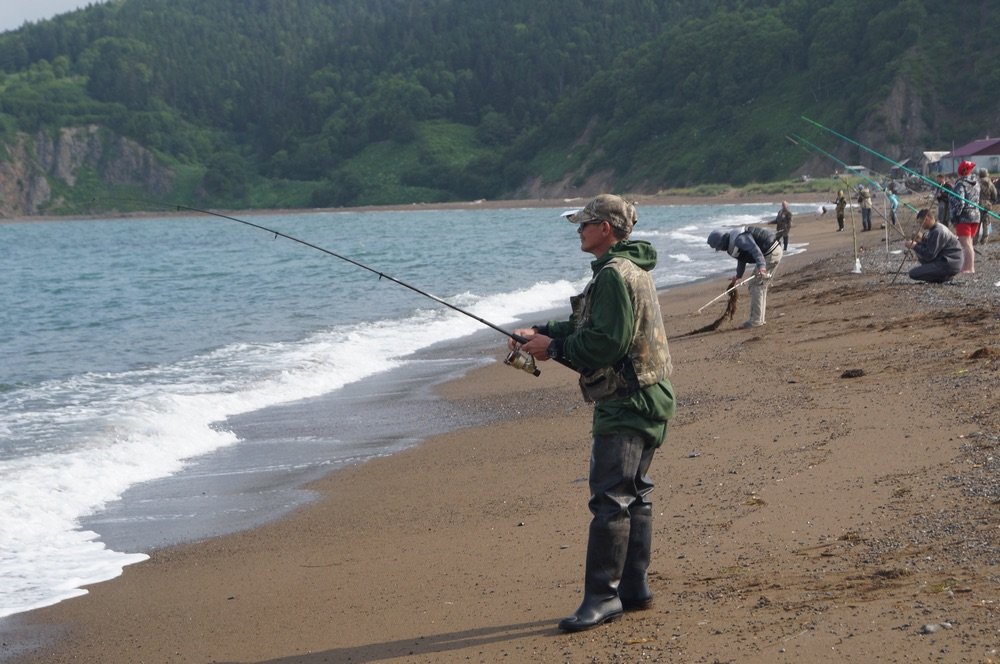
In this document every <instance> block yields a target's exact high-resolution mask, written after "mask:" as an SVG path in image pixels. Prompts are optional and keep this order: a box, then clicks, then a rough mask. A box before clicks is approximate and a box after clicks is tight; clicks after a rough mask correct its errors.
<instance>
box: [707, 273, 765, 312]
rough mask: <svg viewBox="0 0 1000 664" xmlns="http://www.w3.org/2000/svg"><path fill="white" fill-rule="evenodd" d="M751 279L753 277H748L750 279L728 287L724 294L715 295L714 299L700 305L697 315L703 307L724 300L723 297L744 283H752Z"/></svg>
mask: <svg viewBox="0 0 1000 664" xmlns="http://www.w3.org/2000/svg"><path fill="white" fill-rule="evenodd" d="M753 279H754V277H752V276H750V277H747V278H746V279H744V280H743V281H741V282H740V283H738V284H733V285H732V286H730V287H729V289H728V290H726V291H725V292H724V293H721V294H719V295H716V296H715V297H713V298H712V299H711V300H709V301H708V302H706V303H705V304H703V305H701V308H699V309H698V312H697V313H699V314H700V313H701V310H702V309H704V308H705V307H707V306H708V305H710V304H712V303H713V302H716V301H718V300H721V299H722V298H724V297H725V296H727V295H729V294H730V293H731V292H733V291H734V290H736V289H737V288H739V287H740V286H742V285H743V284H745V283H748V282H750V281H752V280H753Z"/></svg>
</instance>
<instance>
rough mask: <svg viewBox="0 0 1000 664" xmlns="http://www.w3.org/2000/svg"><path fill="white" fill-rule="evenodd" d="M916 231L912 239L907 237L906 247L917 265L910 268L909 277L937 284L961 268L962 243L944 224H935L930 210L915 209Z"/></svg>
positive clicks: (950, 277) (935, 220)
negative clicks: (918, 225)
mask: <svg viewBox="0 0 1000 664" xmlns="http://www.w3.org/2000/svg"><path fill="white" fill-rule="evenodd" d="M917 221H918V222H920V228H921V231H920V233H918V234H917V238H916V239H915V240H907V241H906V248H907V249H911V250H913V253H914V254H915V255H916V257H917V260H918V261H920V265H918V266H917V267H915V268H913V269H912V270H910V279H914V280H916V281H926V282H928V283H932V284H940V283H944V282H945V281H951V279H952V278H953V277H954V276H955V275H956V274H958V273H959V272H960V271H961V269H962V247H961V246H960V245H959V244H958V237H957V236H956V235H955V234H954V233H952V232H951V229H950V228H948V227H947V226H945V225H944V224H939V223H938V222H937V219H936V218H935V216H934V210H931V209H923V210H921V211H920V212H918V213H917Z"/></svg>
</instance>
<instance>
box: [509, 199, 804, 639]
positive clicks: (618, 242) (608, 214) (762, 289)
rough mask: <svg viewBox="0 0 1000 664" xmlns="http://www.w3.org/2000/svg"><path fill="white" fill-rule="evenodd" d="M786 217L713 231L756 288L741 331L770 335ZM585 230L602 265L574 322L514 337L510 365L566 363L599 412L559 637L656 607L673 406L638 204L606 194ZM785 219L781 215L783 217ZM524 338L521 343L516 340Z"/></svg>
mask: <svg viewBox="0 0 1000 664" xmlns="http://www.w3.org/2000/svg"><path fill="white" fill-rule="evenodd" d="M782 210H783V211H784V212H785V213H786V214H787V216H785V217H782V218H781V219H780V222H779V233H783V235H779V234H778V233H774V232H771V231H770V230H768V229H765V228H760V227H749V228H737V229H733V230H730V231H721V230H714V231H712V232H711V233H710V234H709V236H708V244H709V246H711V247H712V248H713V249H715V250H716V251H725V252H727V253H728V254H729V255H730V256H732V257H733V258H735V259H736V260H737V265H738V267H737V273H736V276H735V277H734V278H733V280H732V281H731V282H730V288H735V287H736V281H737V279H739V278H740V277H742V276H743V274H744V271H745V269H746V266H747V265H749V264H750V263H753V264H754V271H753V275H752V277H751V278H750V279H749V281H752V282H753V283H752V285H751V286H750V293H751V303H750V318H749V320H747V322H746V323H744V325H743V327H746V328H749V327H757V326H760V325H763V324H764V323H765V307H766V300H767V290H768V286H769V285H770V281H771V277H772V275H773V273H774V270H775V268H776V267H777V266H778V263H779V262H780V261H781V257H782V255H783V251H784V248H783V246H782V242H781V240H782V239H784V241H785V243H786V244H785V246H787V236H788V230H789V229H790V228H791V212H790V211H789V208H788V204H787V203H785V204H783V205H782ZM564 216H565V217H566V219H567V220H568V221H569V222H570V223H572V224H576V226H577V229H576V232H577V235H578V237H579V241H580V249H581V250H582V251H584V252H587V253H590V254H592V255H593V256H594V260H593V261H591V270H592V274H593V276H592V278H591V280H590V282H589V283H588V284H587V286H586V287H585V288H584V290H583V292H582V293H581V294H580V295H577V296H575V297H573V298H570V304H571V308H572V309H571V313H570V316H569V318H568V319H567V320H558V321H557V320H550V321H547V322H545V323H541V324H538V325H533V326H532V327H530V328H524V329H517V330H514V333H513V336H512V337H511V340H510V341H509V342H508V345H509V349H510V351H511V352H512V353H526V354H527V355H530V357H531V358H532V359H533V360H536V361H546V360H557V361H559V362H560V363H562V364H564V365H566V366H568V367H571V368H573V369H574V370H575V371H577V372H578V373H579V374H580V375H579V385H580V390H581V393H582V395H583V398H584V400H585V401H587V402H591V403H593V404H594V411H593V419H592V423H591V455H590V471H589V487H590V499H589V502H588V506H589V508H590V512H591V515H592V518H591V521H590V527H589V531H588V538H587V554H586V563H585V568H584V584H583V601H582V602H581V603H580V606H579V607H578V608H577V610H576V611H575V612H573V614H572V615H570V616H567V617H566V618H564V619H562V620H561V621H559V629H561V630H563V631H566V632H577V631H581V630H587V629H591V628H593V627H596V626H598V625H601V624H603V623H605V622H608V621H610V620H614V619H615V618H618V617H619V616H621V615H622V614H623V613H624V612H626V611H638V610H643V609H647V608H649V607H650V606H652V602H653V593H652V591H651V590H650V588H649V583H648V575H647V569H648V567H649V563H650V552H651V548H652V536H653V530H652V528H653V506H652V501H651V497H650V494H651V492H652V490H653V483H652V481H651V480H650V478H649V475H648V472H649V468H650V465H651V464H652V461H653V456H654V454H655V452H656V450H657V449H658V448H659V447H660V446H661V445H662V444H663V441H664V440H665V438H666V436H667V426H668V423H669V421H670V419H671V418H672V417H673V415H674V411H675V408H676V400H675V398H674V390H673V386H672V385H671V383H670V378H669V377H670V373H671V370H672V365H671V360H670V351H669V348H668V345H667V335H666V330H665V329H664V327H663V316H662V314H661V311H660V305H659V300H658V298H657V293H656V285H655V284H654V282H653V279H652V276H651V271H652V270H653V268H654V267H655V266H656V259H657V255H656V249H655V248H654V247H653V246H652V245H651V244H650V243H648V242H645V241H643V240H632V239H630V235H631V233H632V229H633V228H634V226H635V224H636V223H637V222H638V214H637V213H636V210H635V205H634V203H631V202H629V201H626V200H625V199H623V198H621V197H620V196H615V195H612V194H601V195H600V196H597V197H596V198H594V199H593V200H591V201H590V202H588V203H587V205H586V206H585V207H583V208H582V209H580V210H574V211H570V212H567V213H564ZM779 217H781V215H779ZM515 338H516V340H515Z"/></svg>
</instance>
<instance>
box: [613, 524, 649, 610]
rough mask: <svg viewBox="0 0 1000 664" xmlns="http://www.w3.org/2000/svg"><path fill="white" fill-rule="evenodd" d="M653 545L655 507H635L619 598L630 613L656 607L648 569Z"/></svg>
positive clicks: (619, 587)
mask: <svg viewBox="0 0 1000 664" xmlns="http://www.w3.org/2000/svg"><path fill="white" fill-rule="evenodd" d="M652 545H653V509H652V506H651V505H643V506H641V507H636V508H634V511H633V513H632V519H631V521H630V525H629V531H628V554H627V555H626V556H625V568H624V569H623V570H622V581H621V583H620V584H619V586H618V597H619V598H620V599H621V601H622V608H624V609H625V610H626V611H642V610H644V609H648V608H649V607H651V606H652V605H653V591H651V590H650V589H649V582H648V576H647V574H646V570H647V569H649V553H650V549H651V548H652Z"/></svg>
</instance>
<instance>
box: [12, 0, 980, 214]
mask: <svg viewBox="0 0 1000 664" xmlns="http://www.w3.org/2000/svg"><path fill="white" fill-rule="evenodd" d="M991 4H993V3H990V2H985V1H982V2H969V3H940V2H937V3H935V2H931V0H903V1H901V2H891V3H890V2H881V1H876V0H786V1H776V0H757V1H753V0H745V1H741V0H730V1H728V2H726V1H722V2H715V1H713V2H708V1H705V0H606V1H602V2H589V1H586V0H546V1H545V2H538V1H537V0H534V1H531V2H529V1H526V0H503V1H501V2H497V1H496V0H421V2H413V1H412V0H239V1H236V0H116V1H113V2H111V3H108V4H100V5H94V6H91V7H88V8H87V9H84V10H81V11H78V12H74V13H71V14H66V15H63V16H60V17H57V18H56V19H54V20H51V21H44V22H40V23H37V24H33V25H29V26H26V27H24V28H22V29H20V30H17V31H13V32H8V33H5V34H2V35H0V132H2V133H0V140H2V141H3V142H4V143H6V144H7V145H8V146H12V145H16V146H18V148H17V149H13V148H10V147H8V158H9V159H21V160H22V161H28V162H30V161H31V159H32V158H33V157H35V158H37V160H38V163H39V164H41V166H38V168H40V169H41V170H42V171H45V164H47V163H50V162H51V163H55V162H54V161H52V160H51V159H50V160H49V161H46V160H45V159H42V158H41V157H39V156H38V155H37V154H35V153H37V152H38V151H39V149H40V148H38V147H37V146H39V145H43V144H44V145H47V143H46V142H45V141H42V140H40V139H39V138H38V137H39V136H42V137H54V138H53V140H55V141H56V143H54V146H53V147H52V148H51V151H52V152H54V153H56V156H58V155H59V154H61V153H60V149H61V148H60V144H59V143H58V137H59V136H60V133H59V132H60V130H63V128H80V127H90V128H92V127H97V128H99V131H100V132H101V133H100V134H94V133H93V132H91V133H90V134H88V136H91V137H93V136H98V135H101V136H105V141H106V140H107V136H113V137H116V138H121V139H128V141H130V142H129V143H127V145H135V146H141V147H142V148H145V149H148V150H149V151H151V154H152V155H155V158H156V160H157V161H158V162H159V163H160V164H162V165H163V166H165V167H166V168H167V169H169V171H170V172H171V173H172V174H173V178H172V179H170V180H169V187H168V189H169V190H168V191H165V192H164V191H162V188H163V186H166V185H162V183H163V182H164V181H165V180H164V179H163V178H160V179H159V180H157V181H158V182H160V183H161V185H162V186H161V187H160V189H161V191H159V192H158V193H159V194H161V195H162V196H166V197H167V198H169V199H170V200H171V201H175V202H181V203H188V204H198V205H214V206H250V207H260V206H309V205H311V206H317V205H323V206H325V205H347V204H373V203H409V202H414V201H442V200H459V199H475V198H503V197H512V196H518V195H525V194H526V193H529V192H532V193H539V192H543V193H548V194H553V193H569V192H576V191H579V192H580V193H583V194H589V193H593V191H591V190H592V189H593V188H595V187H597V188H606V189H617V190H630V191H636V192H652V191H656V190H658V189H662V188H665V187H676V186H690V185H694V184H699V183H713V182H716V183H717V182H727V183H732V184H743V183H747V182H752V181H769V180H774V179H781V178H787V177H789V176H791V175H793V174H795V173H797V172H802V171H803V170H809V169H818V168H823V169H826V170H829V169H830V167H831V165H830V164H826V165H823V166H821V165H820V164H821V162H820V161H819V159H818V158H817V157H816V156H815V155H810V154H808V153H806V152H804V151H803V149H802V148H801V147H797V146H795V145H793V144H792V143H791V142H789V141H788V140H786V135H788V134H789V133H801V134H809V135H810V136H813V135H814V133H810V127H809V126H808V125H806V124H805V123H803V122H802V121H801V120H800V119H799V117H800V115H803V114H804V115H808V116H810V117H813V118H816V119H817V120H819V121H821V122H824V123H825V124H828V125H830V126H834V127H837V128H838V129H839V130H841V131H843V132H844V133H847V134H849V135H853V136H855V137H857V138H858V139H859V140H861V141H864V142H866V143H867V144H870V145H872V146H873V147H875V148H877V149H879V150H880V151H882V152H885V153H886V154H889V155H891V156H894V157H897V158H905V157H908V156H913V155H914V154H915V153H918V152H919V151H921V150H928V149H948V148H950V147H951V146H953V145H960V144H962V143H965V142H967V141H969V140H972V139H974V138H979V137H982V136H985V135H987V134H990V133H991V132H992V133H993V134H995V133H996V130H997V125H998V124H1000V103H998V101H1000V94H998V93H1000V68H998V66H997V65H996V64H995V63H996V62H997V61H998V58H997V55H998V53H997V51H998V46H997V44H998V41H997V39H996V35H997V34H998V30H997V28H998V27H1000V9H995V8H993V7H991ZM991 10H992V11H991ZM74 135H76V134H74ZM25 136H27V137H29V139H25V138H24V137H25ZM817 140H819V139H817ZM822 144H824V145H826V146H827V147H828V148H830V149H831V151H836V152H837V153H838V154H840V155H841V157H842V158H843V159H845V160H846V161H849V162H851V163H855V162H865V161H866V159H865V158H864V155H862V154H858V151H857V150H855V151H854V152H851V151H850V150H848V149H847V147H848V146H844V145H836V144H835V143H831V142H830V141H829V140H825V139H824V141H823V143H822ZM78 147H79V146H78ZM46 149H47V148H46ZM79 149H81V150H84V151H86V150H88V149H89V150H91V152H90V153H88V154H89V155H90V156H89V157H88V156H87V155H86V154H84V155H82V156H79V157H78V158H76V160H75V161H73V160H70V162H71V163H70V166H74V167H75V168H77V169H78V171H79V177H73V178H71V179H72V182H69V180H67V178H63V179H62V180H60V179H59V175H58V173H53V172H52V168H50V169H49V171H48V173H47V175H48V179H49V180H50V181H51V184H50V188H51V189H52V191H53V194H52V195H50V196H49V197H48V199H47V200H45V201H42V202H41V203H40V204H39V205H37V206H36V207H37V211H49V212H80V211H84V210H85V209H92V208H96V209H101V208H107V207H122V204H121V203H120V202H119V203H117V204H114V203H112V202H111V200H112V198H114V196H120V195H122V194H132V195H134V196H135V197H141V196H142V195H143V194H148V193H149V192H148V191H143V189H147V190H148V189H149V186H144V185H137V184H136V181H123V180H115V179H114V178H112V177H110V176H108V169H103V170H102V160H103V162H106V161H107V159H108V156H107V155H108V153H109V151H108V150H107V148H104V150H103V152H101V151H99V152H100V154H97V155H96V156H95V155H94V154H93V148H92V147H91V148H88V147H86V146H83V147H80V148H79ZM136 149H138V148H136ZM33 151H34V152H33ZM42 151H43V152H44V151H45V150H42ZM62 152H66V149H65V148H63V149H62ZM130 154H131V153H130ZM11 155H14V156H11ZM4 158H5V156H4V154H3V153H2V152H0V162H2V161H3V160H4ZM67 167H68V166H66V165H65V164H64V165H63V166H62V167H61V168H62V170H65V168H67ZM31 168H32V166H31V165H30V164H28V165H25V164H21V165H20V166H18V167H16V168H13V169H8V171H7V172H8V175H7V179H8V182H6V184H4V182H3V178H4V177H5V176H4V172H5V171H4V170H3V169H2V168H0V186H2V189H0V191H2V192H3V194H4V196H5V197H10V196H12V195H13V194H12V192H13V193H16V191H15V189H16V188H14V187H13V185H12V184H11V182H10V181H9V180H10V179H11V178H12V177H15V176H16V177H17V178H20V180H22V181H23V180H25V179H26V178H27V173H28V172H29V171H30V170H31ZM882 168H883V169H884V165H883V166H882ZM55 170H56V171H59V170H60V169H59V168H56V169H55ZM119 170H120V169H119ZM11 173H14V174H15V175H11ZM42 174H43V175H45V174H46V173H44V172H43V173H42ZM136 189H138V191H136ZM162 196H161V197H162Z"/></svg>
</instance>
